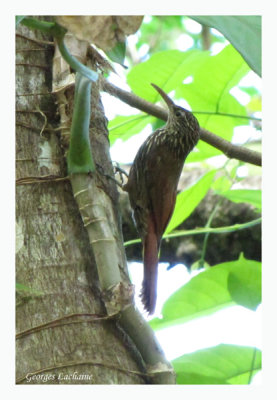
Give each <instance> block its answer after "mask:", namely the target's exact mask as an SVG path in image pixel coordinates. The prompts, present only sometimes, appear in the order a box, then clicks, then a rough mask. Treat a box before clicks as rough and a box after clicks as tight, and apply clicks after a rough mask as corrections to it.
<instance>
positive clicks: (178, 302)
mask: <svg viewBox="0 0 277 400" xmlns="http://www.w3.org/2000/svg"><path fill="white" fill-rule="evenodd" d="M260 264H261V263H259V262H258V261H253V260H247V259H245V258H242V257H240V258H239V259H238V260H237V261H229V262H225V263H222V264H218V265H216V266H213V267H211V268H210V269H208V270H205V271H203V272H201V273H199V274H198V275H197V276H195V277H193V278H192V279H191V280H190V281H189V282H188V283H187V284H186V285H184V286H182V287H181V288H180V289H179V290H178V291H177V292H175V293H173V295H172V296H170V297H169V298H168V300H167V301H166V302H165V303H164V306H163V309H162V316H163V317H162V318H161V319H159V318H154V319H152V320H151V321H150V325H151V326H152V328H153V329H155V330H158V329H163V328H167V327H169V326H173V325H178V324H182V323H184V322H187V321H190V320H192V319H194V318H198V317H202V316H206V315H210V314H212V313H214V312H215V311H218V310H220V309H222V308H225V307H229V306H232V305H235V300H234V298H233V297H232V295H231V293H230V291H229V275H230V273H231V272H232V273H233V272H235V273H236V274H237V275H236V277H239V278H237V279H240V282H241V287H240V290H241V291H242V292H243V291H245V292H248V293H249V288H248V285H247V283H246V279H247V276H249V269H250V268H252V270H253V271H256V272H253V273H256V279H259V277H258V275H257V274H258V271H259V268H260ZM231 279H232V278H231ZM251 290H252V292H253V291H254V290H256V291H258V285H256V286H255V287H254V285H251ZM257 298H258V292H256V297H255V299H257ZM256 304H257V302H256Z"/></svg>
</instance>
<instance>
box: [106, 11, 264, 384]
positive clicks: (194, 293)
mask: <svg viewBox="0 0 277 400" xmlns="http://www.w3.org/2000/svg"><path fill="white" fill-rule="evenodd" d="M192 18H193V19H194V20H195V21H198V22H200V23H205V24H207V25H209V26H211V27H215V28H217V29H218V30H220V31H221V32H222V33H223V34H224V35H225V37H224V36H223V35H221V34H220V33H219V32H218V31H216V30H214V29H212V30H211V29H207V27H202V28H201V27H200V26H198V25H197V24H192V19H191V18H189V17H184V16H152V17H145V19H144V21H143V23H142V25H141V28H140V30H139V32H138V33H137V34H136V36H135V40H134V38H133V41H132V42H130V41H129V44H127V54H126V59H125V64H127V65H128V66H129V68H128V71H127V73H126V80H127V83H128V85H129V87H130V89H131V90H132V91H133V92H134V93H136V94H137V95H139V96H141V97H143V98H144V99H146V100H148V101H150V102H153V103H154V102H157V101H160V99H159V96H158V95H157V93H156V92H155V91H154V90H153V88H151V85H150V83H151V82H154V83H155V84H157V85H158V86H160V87H162V88H163V90H164V91H165V92H167V93H170V95H171V96H172V97H173V98H174V99H175V100H176V101H177V103H178V104H179V105H183V106H184V107H187V108H189V109H191V110H192V111H193V112H194V114H195V116H196V117H197V118H198V120H199V123H200V125H201V127H202V128H205V129H207V130H209V131H211V132H213V133H215V134H217V135H218V136H221V137H223V138H224V139H226V140H228V141H233V142H236V141H237V142H238V143H239V144H243V145H244V146H247V147H249V148H252V149H255V150H258V151H259V150H260V137H259V131H260V111H261V94H260V91H259V89H258V88H257V87H256V86H255V84H253V83H252V82H251V81H250V80H249V79H248V81H247V79H246V77H249V73H250V71H251V70H253V71H255V72H256V73H257V74H259V75H260V74H261V44H260V43H261V40H260V39H261V18H260V17H257V16H229V17H228V16H224V17H223V16H216V17H215V16H209V17H192ZM238 32H239V34H238ZM226 38H227V39H229V41H230V42H228V41H227V40H226ZM249 43H251V46H249ZM253 71H252V72H251V74H250V76H251V75H252V76H253V75H254V74H253ZM243 78H245V79H244V80H243ZM247 82H251V83H250V84H248V83H247ZM238 93H240V94H246V95H247V96H246V97H245V98H246V99H247V101H241V97H240V96H239V95H237V94H238ZM184 99H185V100H184ZM149 124H150V125H151V127H152V128H151V130H155V129H156V128H157V127H158V126H160V125H161V124H162V122H161V121H159V120H157V119H156V118H154V117H152V116H149V115H147V114H144V113H142V112H134V113H133V114H131V115H127V116H126V115H117V116H115V117H114V118H113V119H112V120H111V121H110V123H109V131H110V141H111V144H112V145H113V144H114V143H115V142H116V140H117V139H121V140H122V141H127V140H128V139H130V138H131V137H133V136H134V135H139V134H140V133H141V131H142V130H143V129H144V128H145V127H147V126H148V125H149ZM242 127H243V128H244V129H245V131H246V132H247V135H246V139H244V137H239V135H238V134H236V135H234V133H235V132H236V131H237V132H242V130H238V128H242ZM257 138H258V140H257ZM216 156H220V157H219V158H218V157H217V159H215V158H214V157H216ZM215 160H218V161H217V162H215ZM199 165H201V167H202V168H204V169H205V171H206V172H205V173H204V174H203V175H202V177H200V179H198V180H197V181H196V182H194V183H193V184H192V185H191V186H190V187H188V188H186V189H185V190H183V191H182V192H180V193H179V194H178V196H177V203H176V208H175V212H174V214H173V217H172V220H171V222H170V224H169V226H168V228H167V230H166V234H169V233H170V232H171V233H172V232H175V231H176V229H177V228H178V226H179V225H180V223H182V222H183V221H184V220H185V219H186V218H187V217H188V216H189V215H190V214H191V213H192V211H193V210H194V209H195V208H196V207H197V205H198V204H199V203H200V202H201V201H202V199H203V198H204V197H205V196H206V194H207V193H208V191H209V190H213V191H214V192H215V193H217V194H218V195H220V196H222V197H223V198H227V199H229V200H230V201H232V202H236V203H242V202H245V203H248V204H251V205H252V206H253V207H254V208H255V209H256V210H257V218H258V216H259V215H258V212H260V210H261V191H260V190H259V189H252V188H251V187H247V188H246V189H245V188H242V187H243V181H244V180H245V179H246V178H248V177H249V176H250V175H252V176H257V175H260V169H259V168H258V167H254V166H249V165H246V164H245V163H243V162H239V161H236V160H229V159H227V158H226V157H225V156H223V155H222V154H221V152H220V151H219V150H218V149H216V148H214V147H212V146H210V145H208V144H207V143H205V142H203V141H200V142H199V143H198V145H197V147H196V149H195V151H193V152H192V153H191V154H190V155H189V157H188V159H187V161H186V168H188V169H189V168H194V167H195V166H199ZM240 171H247V172H246V173H244V174H241V172H240ZM240 184H241V185H240ZM184 204H185V205H186V206H185V208H184ZM184 209H185V212H184ZM212 217H213V215H211V217H210V219H209V221H207V226H210V225H211V224H212ZM257 223H258V222H257ZM234 229H236V227H234ZM204 265H205V266H206V264H205V260H204V259H203V260H201V263H200V265H199V266H200V267H201V266H204ZM260 302H261V263H259V262H257V261H254V260H247V259H245V258H244V256H243V254H241V255H240V257H239V259H238V260H237V261H233V262H225V263H221V264H219V265H216V266H213V267H212V268H208V269H204V270H201V272H200V273H199V274H198V275H197V276H195V277H193V278H192V279H191V280H190V281H189V282H188V283H187V284H185V285H184V286H183V287H182V288H181V289H179V290H178V291H177V292H176V293H174V294H173V295H172V296H171V297H170V298H169V299H168V300H167V301H166V303H165V304H164V307H163V310H162V318H154V319H153V320H152V321H151V322H150V324H151V326H152V327H153V328H154V329H155V330H159V329H163V328H165V327H172V326H175V325H178V324H184V323H186V322H187V321H189V320H192V319H195V318H200V317H202V316H204V315H205V316H206V315H211V314H213V313H214V312H215V311H218V310H219V309H224V308H226V307H230V306H232V305H237V304H239V305H241V306H243V307H246V308H248V309H250V310H256V309H257V307H258V306H259V304H260ZM173 365H174V368H175V370H176V372H177V380H178V383H180V384H248V383H250V382H251V379H252V377H253V375H254V373H256V372H257V371H258V370H260V369H261V352H260V350H258V349H256V348H251V347H241V346H235V345H227V344H221V345H218V346H216V347H214V348H209V349H204V350H199V351H197V352H194V353H191V354H185V355H183V356H181V357H178V358H177V359H175V360H173Z"/></svg>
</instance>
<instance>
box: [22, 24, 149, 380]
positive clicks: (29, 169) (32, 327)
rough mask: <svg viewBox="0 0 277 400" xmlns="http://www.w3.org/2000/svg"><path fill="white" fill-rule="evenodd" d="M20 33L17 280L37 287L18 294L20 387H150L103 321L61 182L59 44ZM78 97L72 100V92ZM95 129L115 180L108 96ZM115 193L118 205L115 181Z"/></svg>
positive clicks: (80, 230)
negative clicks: (56, 82)
mask: <svg viewBox="0 0 277 400" xmlns="http://www.w3.org/2000/svg"><path fill="white" fill-rule="evenodd" d="M44 19H45V18H44ZM17 31H18V35H17V40H16V62H17V74H16V90H17V97H16V111H17V113H16V125H17V132H16V133H17V135H16V166H17V172H16V173H17V194H16V222H17V241H16V245H17V246H16V282H17V284H19V285H24V286H25V287H27V288H28V289H25V290H24V289H22V286H21V287H19V291H18V297H17V310H16V330H17V340H16V381H17V383H23V384H28V383H30V384H42V383H47V384H67V383H69V384H78V383H79V384H91V383H94V384H141V383H145V382H146V378H145V376H144V374H143V371H144V370H143V365H142V362H141V359H140V357H139V355H138V354H137V352H136V350H135V348H134V346H133V345H132V343H130V341H129V340H128V338H127V337H126V336H125V335H124V334H123V333H122V331H121V330H120V329H119V327H118V326H117V324H116V322H115V321H113V320H106V319H105V318H101V316H103V315H105V311H104V306H103V304H102V302H101V298H100V293H99V289H98V278H97V273H96V270H95V265H94V257H93V254H92V252H91V250H90V246H89V243H88V237H87V233H86V231H85V228H84V226H83V223H82V220H81V218H80V214H79V210H78V209H77V206H76V203H75V201H74V198H73V195H72V189H71V186H70V183H69V182H68V180H55V177H65V176H66V165H65V160H64V155H63V150H62V147H61V143H60V140H59V133H58V132H57V131H56V130H55V127H57V126H58V116H57V115H56V106H55V101H54V100H55V99H54V97H53V96H52V95H51V63H52V57H53V46H51V45H49V44H47V43H46V44H42V43H41V42H36V40H39V41H42V40H43V41H47V42H49V41H50V40H51V38H49V37H47V36H46V35H45V34H41V33H39V32H31V31H29V30H28V29H26V28H25V27H22V26H19V28H18V29H17ZM24 36H26V37H29V38H33V39H34V41H31V40H29V39H26V38H25V37H24ZM69 97H70V98H71V101H73V96H72V94H71V96H70V95H69ZM92 125H93V126H92V128H93V130H94V131H95V132H96V139H95V140H96V142H95V143H94V144H95V146H94V148H95V147H96V149H95V152H96V153H95V154H96V155H97V160H96V161H97V162H99V163H100V164H101V165H102V168H103V169H104V171H105V172H106V173H109V171H111V170H112V168H111V163H110V159H109V156H108V139H107V136H105V135H104V136H103V131H104V132H105V133H106V134H107V128H106V119H105V116H104V113H103V109H102V106H101V103H100V100H99V98H94V103H93V104H92ZM100 131H101V134H99V132H100ZM41 176H44V180H43V181H42V182H41V183H39V182H38V179H37V178H38V177H41ZM46 176H47V177H48V178H50V180H49V182H46V181H45V179H46ZM26 178H30V179H26ZM103 179H104V180H105V178H103ZM106 188H107V190H108V191H109V193H110V196H112V197H113V198H114V200H115V202H116V198H115V196H116V189H115V188H114V187H113V184H112V182H110V181H109V180H106ZM99 316H100V317H99ZM96 317H98V318H96Z"/></svg>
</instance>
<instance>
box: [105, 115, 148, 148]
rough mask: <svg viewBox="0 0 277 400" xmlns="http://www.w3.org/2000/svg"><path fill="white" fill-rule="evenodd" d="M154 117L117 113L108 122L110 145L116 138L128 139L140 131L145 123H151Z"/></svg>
mask: <svg viewBox="0 0 277 400" xmlns="http://www.w3.org/2000/svg"><path fill="white" fill-rule="evenodd" d="M153 120H154V117H152V116H149V115H147V114H135V115H128V116H125V115H119V116H117V117H115V118H114V119H113V120H111V121H110V122H109V125H108V129H109V139H110V144H111V145H112V144H113V143H114V142H115V141H116V139H119V138H120V139H122V140H123V141H125V140H128V139H129V138H130V137H132V136H133V135H136V134H138V133H140V132H141V131H142V130H143V129H144V128H145V127H146V125H147V124H151V122H152V121H153Z"/></svg>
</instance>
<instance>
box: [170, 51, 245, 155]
mask: <svg viewBox="0 0 277 400" xmlns="http://www.w3.org/2000/svg"><path fill="white" fill-rule="evenodd" d="M248 72H249V67H248V66H247V64H246V63H245V61H244V60H243V58H242V57H241V56H240V54H239V53H238V52H237V51H236V50H235V49H234V48H233V47H232V46H231V45H229V46H226V47H225V48H224V49H223V50H222V51H221V52H220V53H219V54H217V55H215V56H209V57H207V58H205V59H204V60H203V62H202V63H201V65H200V66H198V67H197V69H196V70H195V71H193V73H192V74H191V75H192V77H193V81H192V82H191V83H189V84H186V85H184V84H183V85H180V86H178V87H177V88H176V97H178V98H185V99H186V101H187V102H188V103H189V104H190V106H191V108H192V110H193V111H194V112H195V116H196V117H197V119H198V121H199V124H200V126H201V127H202V128H205V129H207V130H209V131H211V132H214V133H216V134H217V135H218V136H221V137H222V138H224V139H226V140H229V141H230V140H231V139H232V136H233V131H234V127H236V126H239V125H247V124H248V123H249V121H248V120H247V119H245V118H239V117H236V116H241V117H245V116H246V115H247V113H246V109H245V107H244V106H242V105H241V104H240V103H239V102H238V100H236V99H235V98H234V97H233V96H232V95H231V94H230V90H231V89H232V88H233V87H234V86H236V85H237V84H238V83H239V82H240V80H241V78H242V77H243V76H245V75H246V74H247V73H248ZM215 76H216V79H215ZM197 111H201V112H204V111H206V112H208V113H209V114H202V113H197ZM213 113H214V114H213ZM217 113H223V114H229V116H226V115H217ZM232 115H234V116H232ZM197 149H198V150H199V155H202V154H206V155H207V156H209V157H212V156H215V155H218V154H221V151H220V150H218V149H215V148H214V147H212V146H210V145H208V144H207V143H205V142H203V141H199V143H198V145H197ZM197 156H198V154H193V153H191V155H190V158H188V162H189V161H192V160H193V161H196V159H195V158H196V157H197Z"/></svg>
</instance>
